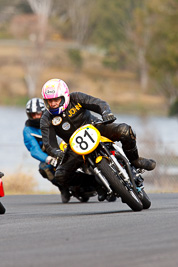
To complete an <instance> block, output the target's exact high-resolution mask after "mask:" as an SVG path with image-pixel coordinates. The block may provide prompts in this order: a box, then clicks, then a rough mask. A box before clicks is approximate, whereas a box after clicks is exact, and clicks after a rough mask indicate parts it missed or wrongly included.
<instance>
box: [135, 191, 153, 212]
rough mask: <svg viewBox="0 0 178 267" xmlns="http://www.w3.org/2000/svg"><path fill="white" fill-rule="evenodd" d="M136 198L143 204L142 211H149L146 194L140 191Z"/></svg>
mask: <svg viewBox="0 0 178 267" xmlns="http://www.w3.org/2000/svg"><path fill="white" fill-rule="evenodd" d="M138 196H139V198H140V200H141V202H142V204H143V208H144V209H149V208H150V206H151V201H150V199H149V196H148V195H147V193H146V192H145V191H144V190H143V189H142V190H141V191H140V192H139V193H138Z"/></svg>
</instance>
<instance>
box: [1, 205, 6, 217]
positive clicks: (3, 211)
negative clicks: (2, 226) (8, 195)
mask: <svg viewBox="0 0 178 267" xmlns="http://www.w3.org/2000/svg"><path fill="white" fill-rule="evenodd" d="M5 212H6V209H5V208H4V206H3V205H2V203H1V202H0V214H4V213H5Z"/></svg>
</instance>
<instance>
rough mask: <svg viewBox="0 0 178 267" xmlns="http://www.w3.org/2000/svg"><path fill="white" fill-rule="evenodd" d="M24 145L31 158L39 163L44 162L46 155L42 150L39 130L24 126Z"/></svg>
mask: <svg viewBox="0 0 178 267" xmlns="http://www.w3.org/2000/svg"><path fill="white" fill-rule="evenodd" d="M23 137H24V144H25V146H26V148H27V149H28V150H29V151H30V153H31V156H32V157H33V158H35V159H37V160H39V161H41V162H45V160H46V158H47V156H48V155H47V153H45V152H43V150H42V145H43V142H42V135H41V130H40V129H39V128H35V127H31V126H25V127H24V129H23Z"/></svg>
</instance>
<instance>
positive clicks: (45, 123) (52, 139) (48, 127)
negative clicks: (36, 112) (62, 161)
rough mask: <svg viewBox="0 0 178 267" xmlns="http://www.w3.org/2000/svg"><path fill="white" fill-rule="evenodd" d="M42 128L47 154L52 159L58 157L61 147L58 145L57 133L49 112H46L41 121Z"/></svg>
mask: <svg viewBox="0 0 178 267" xmlns="http://www.w3.org/2000/svg"><path fill="white" fill-rule="evenodd" d="M40 128H41V133H42V138H43V145H44V146H45V149H46V151H47V153H48V154H49V155H50V156H52V157H55V158H56V157H58V156H59V153H58V152H57V150H58V151H59V146H58V143H57V138H56V133H55V130H54V127H53V125H52V123H51V118H50V115H49V113H48V112H45V113H44V114H43V116H42V118H41V120H40Z"/></svg>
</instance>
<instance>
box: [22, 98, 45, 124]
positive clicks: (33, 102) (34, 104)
mask: <svg viewBox="0 0 178 267" xmlns="http://www.w3.org/2000/svg"><path fill="white" fill-rule="evenodd" d="M44 111H45V105H44V101H43V99H41V98H32V99H30V100H29V101H28V102H27V104H26V113H27V116H28V118H29V119H30V120H32V117H31V114H32V113H41V112H42V113H43V112H44Z"/></svg>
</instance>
